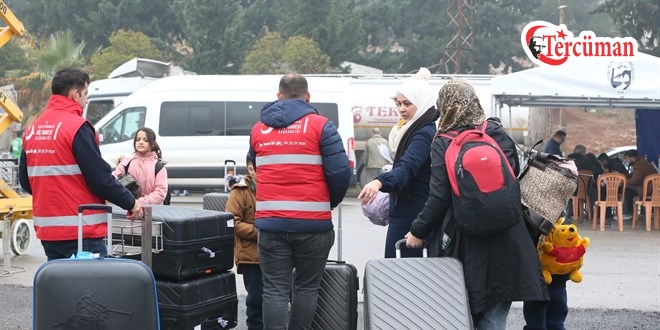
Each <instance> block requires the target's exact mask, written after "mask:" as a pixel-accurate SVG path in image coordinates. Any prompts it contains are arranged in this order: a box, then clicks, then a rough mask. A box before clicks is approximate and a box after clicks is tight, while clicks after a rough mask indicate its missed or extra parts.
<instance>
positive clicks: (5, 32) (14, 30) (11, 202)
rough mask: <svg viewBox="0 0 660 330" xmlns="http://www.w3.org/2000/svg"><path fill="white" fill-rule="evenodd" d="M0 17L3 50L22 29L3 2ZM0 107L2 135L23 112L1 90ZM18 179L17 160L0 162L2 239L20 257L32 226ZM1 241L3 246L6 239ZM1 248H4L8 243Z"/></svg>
mask: <svg viewBox="0 0 660 330" xmlns="http://www.w3.org/2000/svg"><path fill="white" fill-rule="evenodd" d="M0 18H2V20H3V21H4V22H5V24H7V26H6V27H0V47H2V46H3V45H4V44H6V43H7V42H8V41H9V40H10V39H11V38H13V37H14V36H20V35H23V33H24V32H25V28H24V27H23V24H21V22H20V21H19V20H18V19H17V18H16V16H14V14H13V13H12V12H11V10H9V8H8V7H7V4H6V3H5V2H4V1H3V0H0ZM0 108H2V110H4V113H3V114H1V115H0V134H3V133H4V132H5V131H6V130H7V128H9V126H10V125H11V124H12V123H14V122H16V123H20V122H21V121H22V120H23V112H22V111H21V110H20V109H19V108H18V106H16V104H14V102H13V101H12V100H11V98H9V96H8V95H6V94H5V93H4V92H3V91H2V90H0ZM17 177H18V163H17V161H16V160H9V159H7V160H0V217H1V219H0V220H2V219H4V220H7V221H9V223H10V224H11V225H10V226H7V225H5V226H3V228H1V229H2V238H7V236H8V235H9V234H11V250H13V251H14V253H16V254H18V255H20V254H23V253H26V252H27V250H28V248H29V246H30V238H31V226H30V224H29V223H28V222H27V221H26V220H25V219H31V218H32V197H31V196H27V197H23V196H21V195H20V194H19V193H18V192H17V191H16V190H17V189H16V188H18V184H17V182H18V180H17ZM8 227H10V228H8ZM8 231H9V232H8ZM3 241H4V242H3V243H6V241H5V240H3ZM3 246H5V247H6V246H8V244H3ZM4 250H5V251H4V253H5V267H8V260H7V259H8V258H7V256H8V255H7V253H8V251H7V250H8V249H6V248H5V249H4Z"/></svg>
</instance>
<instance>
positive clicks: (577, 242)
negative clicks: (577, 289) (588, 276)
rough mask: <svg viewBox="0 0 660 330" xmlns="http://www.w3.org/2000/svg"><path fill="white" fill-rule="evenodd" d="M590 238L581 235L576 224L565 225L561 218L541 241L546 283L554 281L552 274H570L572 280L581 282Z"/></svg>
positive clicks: (540, 252) (540, 256)
mask: <svg viewBox="0 0 660 330" xmlns="http://www.w3.org/2000/svg"><path fill="white" fill-rule="evenodd" d="M588 246H589V238H587V237H584V238H583V237H581V236H580V234H578V230H577V227H576V226H575V225H565V224H564V218H559V220H557V223H556V224H555V226H554V228H553V229H552V231H550V233H549V234H548V236H546V237H545V240H541V241H539V258H540V259H541V269H542V270H543V279H544V280H545V283H547V284H550V283H551V282H552V275H553V274H554V275H564V274H569V278H570V279H571V281H573V282H575V283H580V282H581V281H582V274H581V273H580V268H581V267H582V264H583V258H584V253H585V252H586V249H587V247H588Z"/></svg>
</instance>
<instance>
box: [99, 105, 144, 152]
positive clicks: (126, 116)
mask: <svg viewBox="0 0 660 330" xmlns="http://www.w3.org/2000/svg"><path fill="white" fill-rule="evenodd" d="M146 111H147V110H146V108H145V107H136V108H127V109H125V110H124V111H122V112H120V113H119V114H117V115H116V116H115V117H114V118H112V119H110V121H108V123H106V124H105V125H103V126H102V127H101V129H99V133H100V134H101V135H102V140H101V144H111V143H118V142H124V141H128V140H132V139H133V135H134V134H135V132H137V130H138V128H141V127H143V126H144V118H145V114H146Z"/></svg>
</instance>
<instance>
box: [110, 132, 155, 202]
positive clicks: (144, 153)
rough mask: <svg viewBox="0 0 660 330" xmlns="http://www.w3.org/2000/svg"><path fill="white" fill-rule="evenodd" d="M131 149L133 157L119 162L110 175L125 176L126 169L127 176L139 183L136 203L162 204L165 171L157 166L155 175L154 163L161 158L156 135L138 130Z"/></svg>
mask: <svg viewBox="0 0 660 330" xmlns="http://www.w3.org/2000/svg"><path fill="white" fill-rule="evenodd" d="M133 147H134V148H135V153H133V157H127V158H124V159H123V160H121V162H120V163H119V164H118V165H117V168H116V169H115V170H114V172H112V174H113V175H114V176H115V177H119V175H123V174H126V168H127V167H128V174H130V175H132V176H133V177H134V178H135V180H136V181H137V182H138V183H140V188H141V190H142V197H140V198H139V199H138V202H139V203H140V204H142V205H146V204H152V205H153V204H163V201H164V200H165V197H166V196H167V169H166V168H165V167H164V166H159V167H160V169H159V171H158V173H156V163H157V162H159V161H161V159H162V157H163V155H162V153H161V151H160V147H159V146H158V143H157V142H156V133H154V131H153V130H152V129H150V128H147V127H143V128H140V129H138V131H137V132H135V137H134V138H133Z"/></svg>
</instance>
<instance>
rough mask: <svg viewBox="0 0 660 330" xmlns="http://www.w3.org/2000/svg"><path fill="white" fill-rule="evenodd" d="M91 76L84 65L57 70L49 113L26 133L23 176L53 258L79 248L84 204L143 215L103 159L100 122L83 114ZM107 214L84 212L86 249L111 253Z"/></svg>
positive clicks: (41, 235) (36, 223) (37, 224)
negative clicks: (106, 240) (98, 131)
mask: <svg viewBox="0 0 660 330" xmlns="http://www.w3.org/2000/svg"><path fill="white" fill-rule="evenodd" d="M88 87H89V75H88V74H87V73H85V72H83V71H81V70H78V69H70V68H65V69H61V70H59V71H57V72H56V73H55V76H54V77H53V81H52V84H51V91H52V94H53V95H52V96H51V97H50V99H49V100H48V104H46V108H45V110H44V112H43V113H42V114H41V116H39V118H37V119H36V120H35V121H34V123H33V124H32V125H30V126H29V127H28V128H27V129H26V130H25V134H23V151H22V153H21V160H20V166H19V180H20V183H21V186H22V188H23V189H25V191H27V192H28V193H30V194H32V205H33V211H32V214H33V218H32V219H33V220H34V229H35V231H36V233H37V238H39V239H40V240H41V244H42V245H43V247H44V252H45V253H46V257H48V260H53V259H60V258H69V257H71V255H72V254H75V253H76V252H77V250H78V216H77V215H78V206H79V205H81V204H105V201H106V200H109V201H110V202H112V203H113V204H115V205H117V206H119V207H121V208H123V209H125V210H129V214H128V218H129V219H130V220H136V219H138V218H140V217H141V216H142V210H141V205H140V203H138V202H137V201H136V200H135V197H133V194H131V192H130V191H128V190H127V189H126V188H124V187H123V186H122V185H121V184H120V183H119V182H118V181H117V180H115V178H114V177H113V176H112V169H111V168H110V165H108V163H106V162H105V160H103V158H101V151H100V150H99V146H98V137H97V135H96V131H95V130H94V127H93V126H92V125H91V124H90V123H89V122H88V121H86V120H85V119H84V118H82V112H83V106H85V103H87V88H88ZM106 234H107V224H106V215H105V214H99V213H98V212H90V214H85V215H83V250H84V251H88V252H92V253H100V254H102V255H106V254H108V253H112V252H111V251H106V247H105V244H104V242H103V238H104V237H105V236H106Z"/></svg>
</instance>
